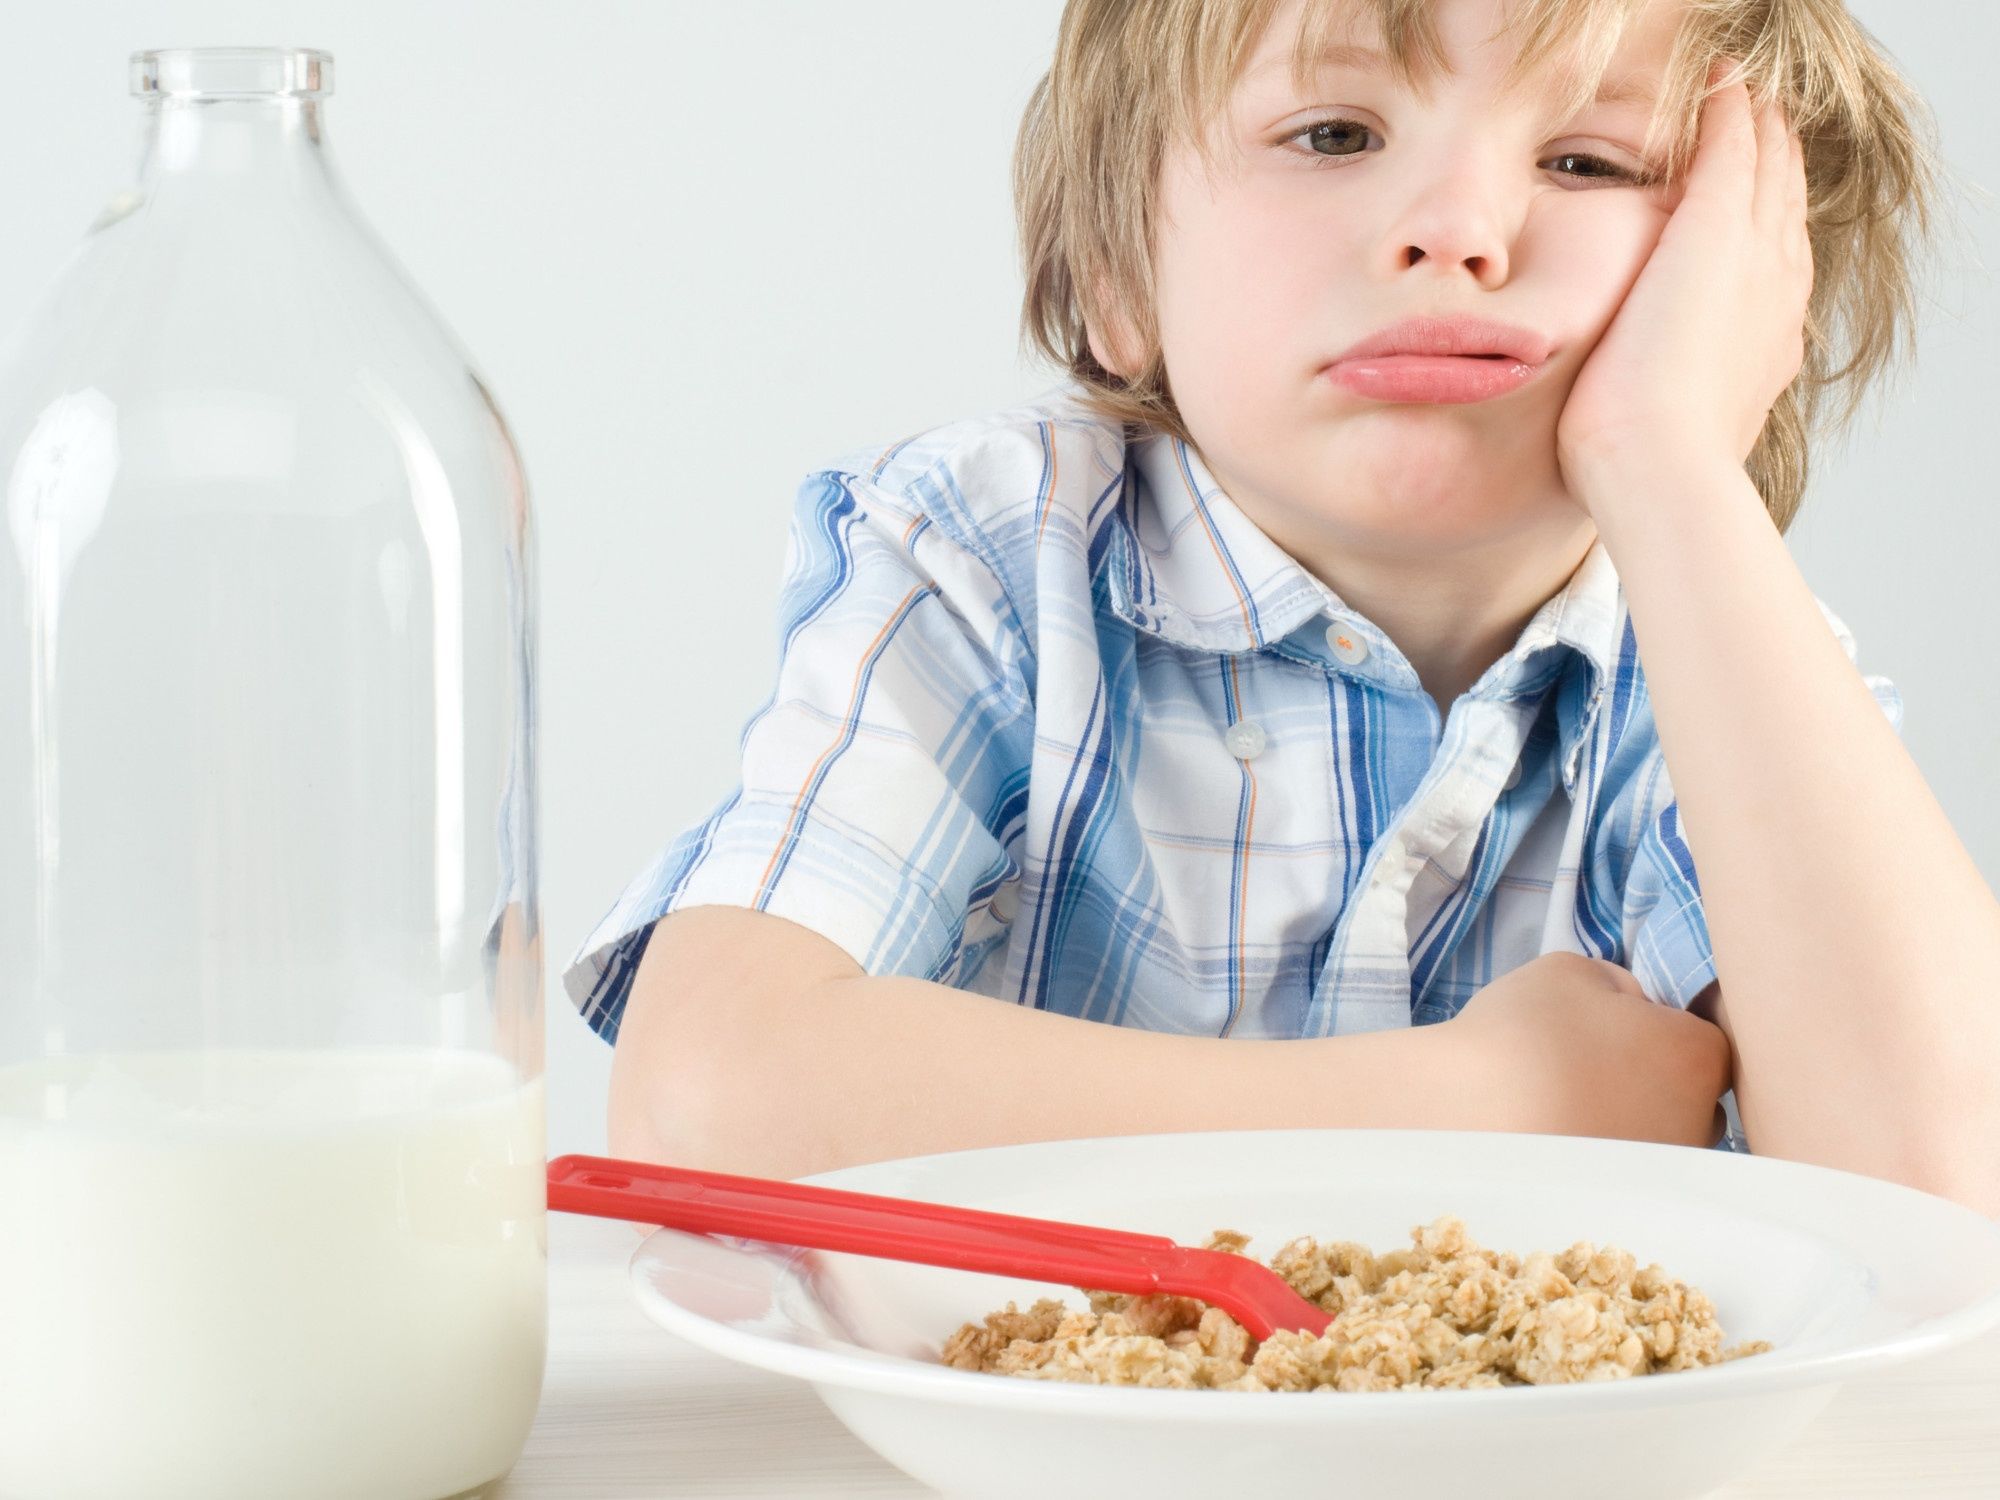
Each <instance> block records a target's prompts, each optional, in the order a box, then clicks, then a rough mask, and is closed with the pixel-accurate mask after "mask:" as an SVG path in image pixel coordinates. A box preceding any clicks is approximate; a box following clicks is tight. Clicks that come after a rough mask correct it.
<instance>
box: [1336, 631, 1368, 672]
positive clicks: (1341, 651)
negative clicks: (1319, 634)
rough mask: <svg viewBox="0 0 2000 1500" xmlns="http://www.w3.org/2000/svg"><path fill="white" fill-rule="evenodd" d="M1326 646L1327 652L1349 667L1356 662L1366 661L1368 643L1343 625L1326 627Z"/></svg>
mask: <svg viewBox="0 0 2000 1500" xmlns="http://www.w3.org/2000/svg"><path fill="white" fill-rule="evenodd" d="M1326 644H1327V649H1328V650H1330V651H1332V652H1333V654H1334V655H1335V656H1337V657H1339V658H1340V659H1341V660H1342V661H1344V662H1346V663H1347V664H1348V665H1349V666H1350V667H1351V666H1353V665H1354V664H1355V663H1356V662H1358V661H1365V660H1367V657H1368V643H1367V642H1366V641H1364V640H1362V639H1361V636H1360V634H1359V633H1358V632H1356V631H1354V630H1352V629H1350V628H1349V627H1347V626H1345V625H1329V626H1327V627H1326Z"/></svg>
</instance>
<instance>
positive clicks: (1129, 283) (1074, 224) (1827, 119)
mask: <svg viewBox="0 0 2000 1500" xmlns="http://www.w3.org/2000/svg"><path fill="white" fill-rule="evenodd" d="M1643 3H1644V0H1518V4H1517V5H1516V6H1515V8H1514V10H1513V11H1512V12H1510V14H1509V27H1510V30H1511V31H1513V32H1514V33H1516V34H1518V36H1519V38H1520V40H1519V42H1518V45H1517V50H1516V54H1515V57H1514V59H1513V62H1512V64H1511V65H1510V67H1509V70H1508V73H1507V79H1506V83H1505V85H1504V87H1508V88H1513V87H1516V86H1521V85H1526V84H1529V83H1531V82H1533V81H1534V80H1535V79H1537V78H1538V77H1539V76H1540V75H1539V73H1538V70H1539V69H1540V68H1541V66H1542V64H1544V63H1545V62H1552V63H1553V64H1555V68H1556V76H1558V77H1560V78H1565V79H1566V80H1567V82H1566V86H1567V88H1568V90H1569V96H1568V97H1567V98H1563V99H1559V100H1557V101H1556V107H1557V111H1558V114H1559V115H1561V116H1564V117H1567V116H1568V115H1570V114H1573V113H1575V112H1576V111H1577V110H1579V109H1581V108H1582V107H1584V106H1585V105H1586V104H1587V103H1588V101H1589V100H1590V99H1591V97H1592V96H1593V95H1594V93H1595V92H1596V89H1597V85H1598V83H1599V81H1600V79H1601V78H1602V76H1603V72H1604V69H1605V67H1606V66H1607V65H1608V63H1609V61H1610V59H1611V57H1612V55H1613V53H1614V52H1615V50H1616V48H1617V45H1618V42H1619V39H1620V37H1621V35H1622V33H1623V31H1624V29H1625V27H1626V26H1627V24H1628V23H1629V22H1630V21H1631V20H1632V19H1633V17H1634V16H1635V15H1636V14H1637V13H1638V12H1639V10H1640V9H1641V6H1642V5H1643ZM1276 5H1277V0H1069V3H1068V4H1067V5H1066V6H1065V7H1064V9H1063V15H1062V22H1061V26H1060V30H1059V33H1058V36H1057V41H1056V50H1055V57H1054V61H1053V62H1052V64H1051V66H1050V67H1049V70H1048V71H1047V72H1046V73H1045V74H1044V75H1043V76H1042V78H1041V80H1040V81H1039V82H1038V83H1037V84H1036V85H1035V89H1034V92H1033V93H1032V94H1031V95H1030V97H1029V100H1028V105H1027V109H1026V111H1025V112H1024V114H1023V117H1022V120H1021V126H1020V132H1019V135H1018V137H1017V139H1016V141H1015V147H1014V162H1013V179H1014V202H1015V213H1016V217H1017V220H1018V223H1019V230H1020V245H1021V254H1022V260H1023V269H1024V273H1025V280H1026V290H1025V295H1024V299H1023V304H1022V311H1021V336H1022V344H1023V348H1024V351H1026V350H1029V348H1030V346H1032V351H1033V352H1036V353H1039V354H1040V355H1041V356H1043V357H1045V358H1047V359H1049V360H1051V361H1053V362H1054V363H1055V364H1056V365H1058V366H1060V367H1061V368H1062V369H1064V370H1066V371H1067V372H1068V373H1069V374H1070V375H1072V376H1073V377H1075V379H1076V381H1077V382H1078V384H1079V386H1080V398H1081V400H1082V401H1083V403H1084V404H1085V405H1086V406H1087V407H1088V408H1090V409H1091V410H1093V411H1094V412H1096V413H1097V414H1098V415H1100V416H1102V417H1104V418H1106V419H1108V420H1110V421H1113V422H1118V423H1121V424H1123V425H1124V427H1125V431H1126V433H1127V435H1128V436H1133V435H1136V434H1138V433H1143V432H1148V431H1155V432H1166V433H1170V434H1172V435H1174V436H1176V437H1179V438H1181V439H1183V440H1184V441H1187V442H1190V443H1192V442H1193V441H1194V440H1193V437H1192V435H1191V434H1190V433H1189V432H1188V430H1187V428H1186V426H1185V424H1184V423H1183V422H1182V420H1181V416H1180V412H1179V410H1178V409H1177V408H1176V406H1175V404H1174V399H1173V394H1172V392H1171V391H1170V390H1169V388H1168V384H1167V371H1166V364H1165V358H1164V354H1163V351H1162V350H1161V347H1160V339H1159V326H1158V322H1157V318H1156V315H1155V301H1154V283H1153V258H1152V257H1153V231H1154V224H1155V222H1156V219H1155V216H1156V213H1157V208H1158V203H1157V197H1156V194H1157V190H1158V185H1159V180H1160V166H1161V162H1162V161H1163V159H1164V158H1165V156H1166V154H1167V152H1168V150H1169V149H1170V148H1171V147H1172V146H1173V145H1174V144H1175V143H1177V142H1178V143H1184V144H1186V145H1189V146H1191V147H1193V148H1194V149H1195V150H1196V151H1197V152H1198V153H1199V155H1200V156H1201V158H1202V160H1203V161H1204V162H1207V163H1210V164H1211V165H1212V164H1213V158H1212V156H1211V155H1210V150H1209V130H1208V126H1209V122H1211V121H1212V120H1214V119H1215V118H1216V116H1217V115H1218V114H1219V113H1220V112H1221V110H1222V109H1223V108H1224V107H1225V105H1226V104H1227V101H1228V99H1229V96H1230V94H1231V92H1232V91H1233V90H1234V87H1235V84H1236V80H1237V78H1238V76H1239V74H1240V73H1241V71H1242V69H1243V68H1244V66H1245V65H1246V64H1247V62H1248V60H1249V57H1248V54H1249V52H1250V50H1251V48H1252V47H1253V46H1254V45H1255V44H1256V41H1257V39H1258V38H1259V37H1261V36H1262V35H1263V33H1264V30H1265V27H1266V25H1267V23H1268V22H1269V20H1270V17H1271V15H1272V13H1273V11H1274V10H1275V9H1276ZM1350 6H1352V7H1353V11H1354V13H1355V15H1356V17H1357V18H1358V19H1362V20H1365V19H1367V18H1369V17H1371V16H1372V18H1373V19H1374V20H1375V22H1376V24H1377V27H1378V29H1379V34H1380V37H1381V44H1382V46H1383V49H1384V50H1385V51H1386V52H1387V53H1388V54H1389V55H1390V57H1391V59H1392V61H1393V64H1394V68H1395V72H1396V76H1397V77H1398V79H1399V80H1400V81H1402V82H1403V83H1404V84H1405V85H1407V86H1411V87H1414V88H1416V89H1418V90H1419V91H1422V92H1427V91H1428V89H1429V87H1430V85H1431V83H1432V81H1433V80H1435V79H1436V78H1438V77H1439V76H1441V75H1442V74H1443V72H1444V71H1445V68H1446V65H1447V57H1446V53H1445V51H1444V48H1443V47H1442V45H1441V43H1440V42H1439V39H1438V36H1437V32H1436V30H1435V27H1434V23H1433V16H1432V10H1433V0H1306V3H1305V8H1304V11H1303V14H1302V16H1301V24H1300V27H1299V32H1298V36H1297V39H1296V42H1295V44H1294V49H1293V55H1292V69H1293V76H1294V79H1295V80H1296V81H1297V82H1298V84H1299V86H1300V87H1301V88H1303V87H1305V86H1307V84H1308V81H1309V79H1310V68H1311V60H1312V59H1313V57H1314V56H1316V55H1317V54H1318V53H1319V52H1320V51H1321V50H1322V48H1323V45H1324V44H1325V42H1327V41H1328V40H1329V39H1331V37H1332V35H1333V32H1334V29H1335V28H1336V27H1337V26H1338V25H1339V24H1340V23H1341V22H1342V21H1344V20H1346V19H1347V15H1348V10H1349V7H1350ZM1722 55H1727V56H1729V57H1732V58H1735V59H1737V60H1738V65H1737V67H1736V68H1735V69H1733V70H1732V71H1731V72H1730V73H1728V74H1727V75H1726V76H1724V77H1722V78H1721V79H1719V80H1718V81H1717V83H1716V84H1715V89H1716V90H1720V89H1722V88H1726V87H1728V86H1730V85H1731V84H1733V83H1734V82H1735V81H1736V79H1738V78H1742V79H1744V80H1745V81H1746V82H1747V84H1748V88H1749V94H1750V98H1751V101H1752V103H1753V104H1754V105H1762V104H1763V103H1764V102H1765V101H1767V100H1769V99H1771V98H1772V97H1776V98H1778V99H1779V100H1781V101H1782V104H1783V107H1784V110H1785V113H1786V117H1787V118H1788V119H1789V120H1790V121H1791V123H1792V125H1793V126H1794V128H1795V129H1797V130H1798V132H1799V134H1800V137H1801V139H1802V142H1803V144H1804V148H1805V167H1806V181H1807V187H1808V198H1809V204H1808V209H1807V228H1808V231H1809V235H1810V238H1811V242H1812V256H1813V289H1812V296H1811V299H1810V302H1809V304H1808V306H1807V312H1806V322H1805V340H1806V352H1805V361H1804V364H1803V365H1802V367H1801V369H1800V371H1799V374H1798V376H1797V378H1796V379H1795V380H1794V381H1793V382H1792V384H1791V385H1790V386H1789V387H1788V388H1787V389H1786V390H1785V392H1784V393H1783V395H1782V396H1780V397H1779V399H1778V402H1777V404H1776V405H1775V406H1773V407H1772V409H1771V413H1770V416H1769V417H1768V418H1767V420H1766V422H1765V425H1764V430H1763V432H1762V434H1761V435H1760V436H1759V438H1758V441H1757V446H1756V448H1755V449H1754V450H1753V451H1752V453H1751V455H1750V458H1749V461H1748V463H1747V464H1746V466H1745V467H1746V471H1747V472H1748V474H1749V476H1750V478H1751V479H1752V480H1753V482H1755V484H1756V486H1757V490H1758V492H1759V494H1761V495H1762V496H1763V499H1764V504H1765V507H1766V508H1767V509H1768V510H1769V512H1770V514H1771V519H1772V520H1773V521H1774V522H1775V523H1776V524H1777V527H1778V529H1779V530H1780V531H1781V532H1782V531H1784V530H1785V529H1786V528H1787V527H1788V526H1790V524H1791V521H1792V517H1793V516H1794V515H1795V514H1796V513H1797V511H1798V508H1799V503H1800V500H1801V499H1802V497H1803V495H1804V491H1805V484H1806V468H1807V464H1806V460H1807V439H1808V436H1809V435H1811V434H1813V433H1814V432H1815V431H1822V430H1823V431H1828V432H1831V431H1837V430H1839V429H1842V428H1844V427H1846V426H1847V425H1848V424H1849V423H1850V422H1851V421H1852V419H1853V417H1854V415H1855V412H1856V410H1857V409H1858V407H1859V405H1860V403H1861V399H1862V397H1863V396H1864V395H1865V394H1866V392H1867V391H1868V390H1869V388H1870V387H1871V386H1872V385H1873V384H1874V382H1875V381H1876V379H1877V378H1878V376H1880V375H1882V374H1883V373H1884V372H1885V371H1886V370H1888V369H1889V367H1890V366H1892V365H1893V364H1894V363H1896V362H1897V360H1898V359H1899V358H1900V359H1904V360H1907V359H1908V358H1910V357H1911V356H1912V355H1913V352H1914V348H1913V346H1914V323H1915V316H1916V306H1915V303H1916V294H1915V282H1916V276H1915V272H1914V265H1915V262H1916V259H1917V252H1918V249H1919V247H1920V245H1923V244H1927V243H1928V242H1929V240H1930V238H1931V234H1932V224H1933V217H1934V212H1935V208H1936V204H1935V201H1934V200H1935V197H1936V178H1937V176H1938V174H1939V171H1940V169H1941V165H1942V164H1941V159H1940V157H1939V154H1938V152H1937V151H1936V149H1935V147H1934V146H1933V145H1932V144H1931V143H1930V139H1928V138H1927V137H1934V135H1935V129H1934V125H1933V124H1932V117H1931V115H1930V112H1929V109H1928V107H1927V106H1926V105H1925V104H1924V103H1923V101H1922V99H1921V97H1920V96H1919V95H1918V94H1917V93H1916V91H1915V90H1914V89H1913V88H1912V87H1911V86H1910V85H1909V84H1908V83H1907V82H1906V81H1905V80H1904V79H1903V77H1902V75H1901V74H1900V73H1899V72H1898V71H1897V69H1896V68H1895V66H1894V65H1893V63H1892V62H1891V61H1890V60H1889V58H1888V57H1887V56H1886V55H1885V54H1884V53H1883V52H1882V51H1881V50H1880V49H1879V48H1878V46H1877V45H1876V43H1875V42H1874V40H1873V38H1871V37H1870V36H1869V35H1868V33H1867V32H1866V31H1865V30H1864V29H1863V28H1862V27H1861V26H1860V24H1859V23H1858V22H1856V21H1855V20H1854V18H1853V17H1852V16H1850V15H1849V14H1848V13H1847V9H1846V6H1845V4H1844V0H1686V8H1685V14H1684V16H1683V17H1682V19H1681V21H1680V24H1679V27H1678V29H1677V31H1676V34H1675V37H1674V42H1673V47H1672V51H1671V53H1670V56H1669V60H1668V63H1667V69H1666V76H1665V79H1664V86H1663V87H1662V89H1661V92H1660V95H1659V99H1658V101H1657V104H1656V106H1655V109H1654V112H1653V116H1652V118H1651V120H1650V121H1649V123H1648V126H1647V131H1646V139H1645V143H1644V148H1643V155H1644V157H1645V159H1646V160H1647V161H1649V162H1653V163H1656V164H1657V165H1658V166H1659V167H1660V168H1661V169H1662V170H1663V171H1664V173H1665V175H1666V176H1667V177H1668V178H1669V179H1670V180H1679V179H1681V178H1683V177H1684V176H1685V173H1686V171H1687V169H1688V166H1689V165H1690V164H1691V162H1692V160H1693V157H1694V152H1695V147H1696V143H1697V133H1696V122H1697V118H1698V110H1699V106H1700V102H1701V100H1702V99H1703V98H1704V97H1706V95H1707V94H1708V93H1709V92H1712V91H1713V90H1710V89H1709V87H1708V72H1709V63H1710V61H1711V60H1712V59H1713V58H1715V57H1717V56H1722ZM1920 125H1921V126H1924V127H1925V132H1924V134H1923V135H1920V134H1919V126H1920ZM1092 330H1095V331H1096V332H1097V333H1098V336H1099V338H1098V341H1099V346H1100V347H1101V348H1106V349H1107V350H1128V351H1130V365H1129V367H1128V368H1129V374H1127V375H1120V374H1115V373H1113V372H1112V371H1110V370H1108V369H1106V368H1105V367H1104V366H1103V365H1101V364H1099V363H1098V361H1097V359H1096V358H1095V357H1094V356H1093V354H1092V353H1091V348H1090V333H1091V331H1092ZM1111 357H1112V358H1113V359H1114V360H1115V361H1116V362H1118V363H1120V364H1121V365H1124V364H1126V363H1127V359H1126V357H1125V356H1124V355H1122V354H1113V355H1112V356H1111ZM1829 394H1832V395H1835V396H1837V397H1839V398H1840V400H1839V410H1838V412H1837V413H1836V414H1834V415H1833V416H1832V417H1831V418H1830V419H1825V420H1824V423H1823V416H1824V414H1823V412H1822V403H1823V401H1824V398H1825V397H1826V396H1828V395H1829Z"/></svg>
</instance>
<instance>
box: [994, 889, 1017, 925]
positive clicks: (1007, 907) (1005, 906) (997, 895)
mask: <svg viewBox="0 0 2000 1500" xmlns="http://www.w3.org/2000/svg"><path fill="white" fill-rule="evenodd" d="M991 910H992V912H993V917H994V920H995V921H999V922H1011V921H1013V920H1014V883H1013V882H1012V881H1003V882H1002V883H1001V886H1000V889H998V890H997V891H995V892H994V893H993V901H992V903H991Z"/></svg>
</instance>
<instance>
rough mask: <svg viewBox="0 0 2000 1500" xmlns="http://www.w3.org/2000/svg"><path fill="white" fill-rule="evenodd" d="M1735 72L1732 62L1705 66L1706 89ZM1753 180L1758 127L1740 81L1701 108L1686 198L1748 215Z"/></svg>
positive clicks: (1723, 60)
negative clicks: (1707, 200) (1713, 200)
mask: <svg viewBox="0 0 2000 1500" xmlns="http://www.w3.org/2000/svg"><path fill="white" fill-rule="evenodd" d="M1735 66H1736V59H1735V58H1733V57H1719V58H1717V59H1716V60H1715V61H1714V62H1713V63H1711V64H1710V65H1709V72H1708V82H1709V86H1710V87H1711V88H1713V87H1714V86H1715V84H1716V82H1717V81H1718V80H1719V79H1720V78H1722V77H1723V76H1724V75H1725V74H1726V73H1727V72H1729V71H1730V70H1731V69H1733V68H1734V67H1735ZM1756 174H1757V127H1756V121H1755V120H1754V119H1752V117H1751V109H1750V90H1749V88H1748V87H1747V86H1746V85H1745V84H1744V83H1743V81H1742V80H1741V79H1738V80H1737V81H1736V82H1734V83H1732V84H1730V85H1729V86H1728V87H1727V88H1724V89H1721V90H1718V91H1717V92H1715V93H1713V94H1710V95H1709V96H1708V98H1707V99H1706V100H1704V101H1703V103H1702V108H1701V120H1700V125H1699V136H1698V138H1697V141H1696V144H1695V155H1694V162H1693V164H1692V165H1691V166H1690V167H1689V169H1688V192H1689V193H1691V194H1692V193H1700V194H1702V195H1704V196H1711V197H1714V198H1716V199H1718V200H1719V201H1721V202H1724V203H1726V204H1729V205H1730V206H1732V207H1737V206H1740V210H1741V211H1742V212H1746V213H1747V212H1748V211H1749V210H1750V207H1751V203H1752V199H1753V193H1754V190H1755V184H1756Z"/></svg>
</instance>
